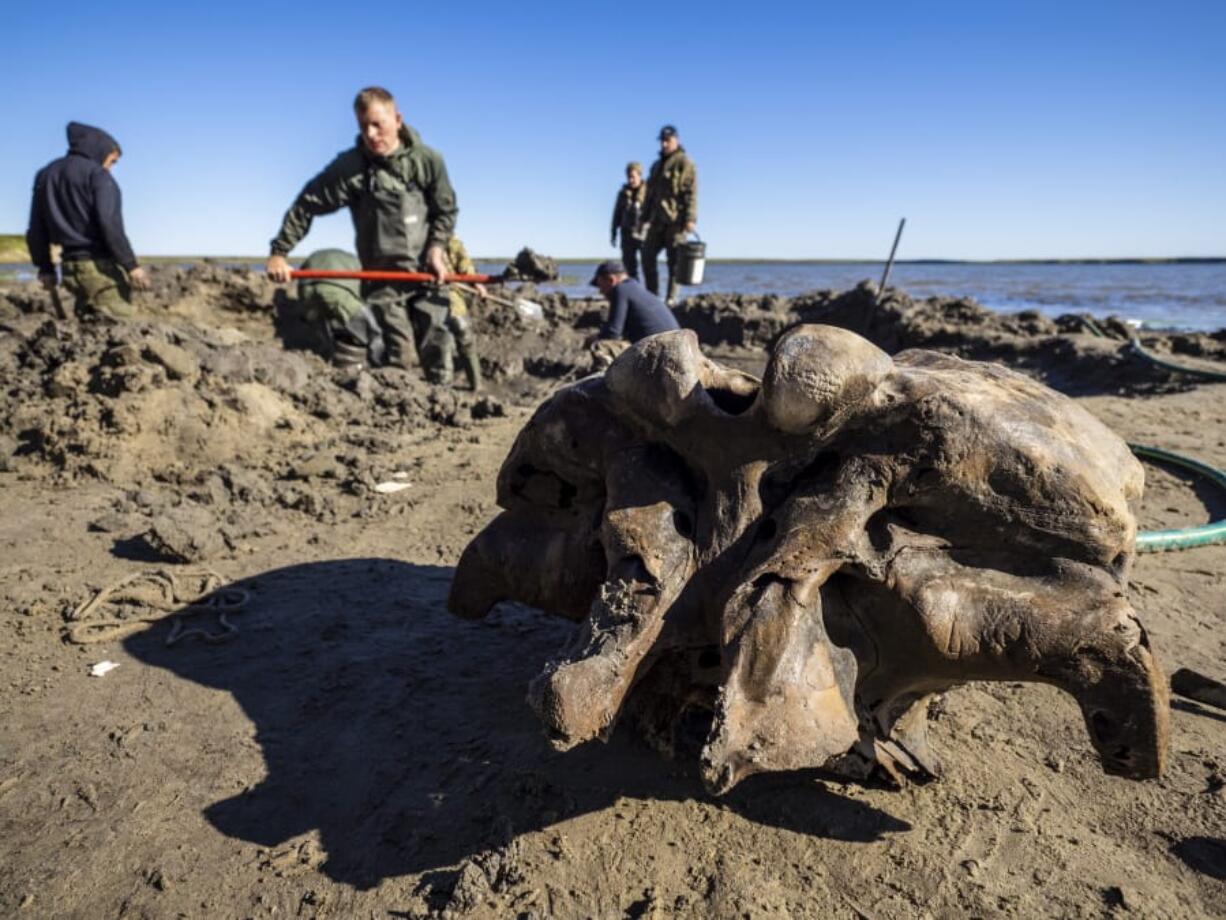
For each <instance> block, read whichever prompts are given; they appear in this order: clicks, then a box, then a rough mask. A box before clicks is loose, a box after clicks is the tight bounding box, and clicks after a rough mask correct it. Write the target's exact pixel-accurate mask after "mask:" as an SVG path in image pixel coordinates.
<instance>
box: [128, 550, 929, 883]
mask: <svg viewBox="0 0 1226 920" xmlns="http://www.w3.org/2000/svg"><path fill="white" fill-rule="evenodd" d="M451 575H452V569H450V568H444V567H439V566H423V565H411V564H406V563H402V562H396V561H392V560H387V559H348V560H338V561H331V562H320V563H312V564H304V565H297V566H291V567H287V568H283V569H277V570H273V571H270V572H267V573H265V574H262V575H260V576H258V577H255V578H249V579H244V580H242V581H239V582H235V583H234V586H235V587H241V588H245V589H248V590H249V591H250V592H251V602H250V604H249V606H248V608H247V610H246V611H244V612H243V613H241V614H239V615H237V616H235V617H234V620H235V622H236V623H237V624H238V625H239V626H240V629H241V633H240V635H239V636H238V638H237V639H236V640H234V641H232V642H229V643H226V644H223V645H207V644H203V643H190V642H189V643H183V644H180V645H177V646H175V647H174V648H166V647H165V646H164V643H163V639H164V630H165V629H167V628H168V625H167V624H161V625H160V626H159V627H158V628H156V629H154V630H151V631H150V632H148V633H144V634H141V635H138V636H134V637H132V638H131V639H129V640H127V642H126V643H125V644H126V647H127V648H128V650H129V651H130V652H131V653H132V654H133V655H135V656H136V657H137V658H139V659H140V660H142V661H145V662H147V663H149V664H151V665H154V666H156V667H160V668H164V669H166V670H169V671H171V672H173V673H174V674H176V675H178V676H180V677H182V678H185V679H187V680H190V681H194V682H196V683H199V684H202V685H204V686H207V687H214V688H217V689H220V690H224V691H227V692H229V693H232V694H233V695H234V698H235V699H236V700H237V701H238V703H239V704H240V705H241V706H242V708H243V710H244V712H245V713H246V715H247V716H248V717H249V718H250V719H251V720H252V722H254V723H255V727H256V738H257V741H258V742H259V744H260V747H261V749H262V753H263V757H264V760H265V762H266V765H267V774H268V775H267V778H266V779H264V780H263V781H262V782H261V783H259V784H258V785H256V786H253V787H252V788H250V789H248V790H246V791H245V792H243V793H241V794H239V795H237V796H235V797H233V798H228V799H225V800H223V801H219V802H216V803H215V804H213V805H210V806H209V807H208V808H207V809H206V810H205V815H206V817H207V818H208V820H209V821H210V822H211V823H212V824H213V825H214V826H215V827H216V828H217V829H218V830H219V831H221V832H222V833H224V834H226V835H228V836H231V837H235V838H238V839H241V840H245V841H249V842H252V843H256V844H259V845H263V846H267V847H274V846H277V845H279V844H281V843H284V842H285V841H287V840H290V839H291V838H293V837H295V836H297V835H300V834H304V833H306V832H308V831H311V830H313V829H315V828H318V829H319V834H320V838H321V841H322V844H323V847H324V849H325V851H326V853H327V861H326V862H325V863H324V864H323V866H322V867H321V871H323V872H325V873H326V874H327V875H328V876H329V877H331V878H332V879H334V880H336V881H338V882H345V883H348V884H352V885H355V886H357V887H360V888H368V887H373V886H375V885H377V884H378V883H379V881H380V880H381V879H383V878H387V877H392V876H399V875H403V874H406V873H418V872H427V871H429V870H436V869H440V868H443V867H447V866H452V865H454V864H456V863H458V862H460V861H461V860H462V859H464V858H465V857H466V856H469V855H471V854H473V853H475V852H478V851H480V850H482V849H486V848H489V847H491V846H501V845H504V844H506V843H508V842H510V840H511V839H513V838H514V836H516V835H518V834H521V833H524V832H527V831H532V830H537V829H541V828H544V827H547V826H549V825H550V824H552V823H554V822H557V821H559V820H561V819H564V818H568V817H573V816H575V815H577V814H584V813H588V812H592V811H596V810H600V809H603V808H607V807H609V806H610V805H612V804H613V803H615V802H616V801H617V800H618V799H621V798H630V799H641V800H653V799H657V800H658V799H663V800H685V799H694V798H704V797H705V793H704V791H703V789H702V786H701V784H700V783H699V782H698V780H697V774H696V769H694V768H693V767H692V766H687V767H684V768H681V767H680V765H678V764H671V765H670V764H669V763H667V762H665V761H663V760H661V759H660V758H659V757H658V756H657V755H656V754H655V753H654V752H653V751H651V750H649V749H648V748H646V746H645V745H643V744H641V743H640V742H638V741H637V739H636V738H635V737H634V736H633V735H632V733H631V732H629V731H621V732H618V733H617V734H616V735H615V737H614V738H613V740H612V741H611V742H610V743H609V744H607V745H604V744H599V743H594V744H590V745H587V746H585V747H583V748H580V749H577V750H574V751H571V752H569V753H567V754H558V753H556V752H554V751H553V750H552V749H551V748H550V747H549V746H548V744H547V743H546V741H545V738H544V736H543V733H542V732H541V730H540V727H539V724H538V723H537V721H536V719H535V717H534V715H533V713H532V712H531V711H530V710H529V708H528V706H527V704H526V703H525V702H524V694H525V690H526V687H527V684H528V681H529V679H530V678H531V677H532V676H533V675H534V674H535V673H536V672H537V671H538V670H539V669H540V667H541V665H542V664H543V662H544V660H545V659H546V657H547V656H549V655H550V654H552V653H553V652H555V651H556V650H557V649H558V648H559V647H560V646H561V644H562V642H563V641H564V639H565V637H566V635H567V633H568V631H569V630H570V629H571V628H572V627H571V626H570V624H568V623H565V622H563V621H560V620H555V619H551V618H547V617H545V616H544V615H543V614H540V613H537V612H536V611H533V610H530V609H527V608H523V607H519V606H518V605H510V604H508V605H503V606H502V607H500V608H498V609H497V610H495V611H494V612H493V613H491V615H490V616H489V617H488V618H487V619H486V620H484V621H481V622H477V623H470V622H465V621H462V620H459V619H456V618H454V617H452V616H451V615H450V614H449V613H447V611H446V609H445V600H446V595H447V590H448V587H449V584H450V579H451ZM210 769H211V768H210ZM721 804H722V805H723V806H726V807H728V808H730V809H732V810H734V811H736V812H738V813H740V814H742V815H744V816H745V817H747V818H749V819H750V820H753V821H758V822H761V823H764V824H769V825H774V826H778V827H784V828H788V829H791V830H794V831H798V832H801V833H807V834H816V835H821V836H826V837H830V838H835V839H839V840H849V841H872V840H877V839H880V837H881V836H882V835H883V834H887V833H890V832H897V831H904V830H908V829H909V825H907V824H906V823H904V822H902V821H899V820H897V819H895V818H893V817H892V816H890V815H888V814H886V813H884V812H881V811H879V810H877V809H875V808H873V807H871V806H869V805H865V804H862V803H859V802H856V801H853V800H851V799H847V798H844V797H842V796H839V795H837V794H834V793H832V792H829V791H825V790H823V789H821V788H820V787H817V786H815V785H812V784H807V785H802V784H801V781H800V780H799V779H798V778H796V777H792V778H791V779H790V781H789V780H788V778H785V777H778V776H774V777H755V778H753V779H751V780H750V781H747V782H745V783H744V784H742V785H741V786H740V787H739V788H738V789H737V790H735V791H734V793H733V794H731V795H729V796H727V797H725V798H724V799H722V800H721Z"/></svg>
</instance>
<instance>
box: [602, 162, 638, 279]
mask: <svg viewBox="0 0 1226 920" xmlns="http://www.w3.org/2000/svg"><path fill="white" fill-rule="evenodd" d="M646 194H647V186H646V185H645V184H644V183H643V164H642V163H638V162H634V161H632V162H630V163H627V164H626V181H625V183H623V185H622V187H621V188H620V189H618V190H617V200H616V201H615V202H614V203H613V226H612V229H611V230H610V233H609V245H610V246H616V245H617V234H618V233H619V232H620V233H621V238H622V264H623V265H625V266H626V274H628V275H629V276H630V277H631V278H638V276H639V247H640V246H642V245H643V240H642V237H640V236H639V235H638V229H639V223H640V220H641V217H642V214H643V198H644V197H645V196H646Z"/></svg>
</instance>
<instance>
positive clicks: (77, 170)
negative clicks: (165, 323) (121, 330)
mask: <svg viewBox="0 0 1226 920" xmlns="http://www.w3.org/2000/svg"><path fill="white" fill-rule="evenodd" d="M120 153H121V151H120V149H119V144H118V142H116V140H115V138H113V137H111V136H110V135H109V134H107V133H106V132H105V131H103V130H102V129H101V128H93V127H90V126H89V125H83V124H79V123H78V122H75V121H73V122H69V123H68V154H67V156H62V157H60V158H59V159H58V160H53V161H52V162H50V163H48V164H47V165H46V166H44V167H43V168H42V169H41V170H39V172H38V175H37V176H35V177H34V200H33V202H32V203H31V205H30V226H29V229H28V230H27V231H26V245H27V246H28V247H29V249H30V258H31V260H33V262H34V264H35V265H36V266H37V267H38V277H39V280H40V281H42V283H43V286H44V287H46V288H47V290H49V291H54V290H55V286H56V275H55V265H54V263H53V262H52V261H51V246H52V244H57V245H58V246H60V249H61V260H62V265H63V272H64V286H65V287H67V288H68V290H69V291H70V292H71V293H72V294H73V296H74V297H75V298H76V309H77V313H78V314H87V313H93V312H97V313H103V314H106V315H108V316H111V317H116V318H124V317H129V316H132V314H133V313H134V310H133V308H132V298H131V290H130V289H131V288H132V287H135V288H140V289H145V288H147V287H149V275H148V273H147V272H146V271H145V270H144V269H143V268H141V267H140V266H139V265H138V264H137V262H136V256H135V255H134V254H133V252H132V244H131V243H129V242H128V237H127V234H125V233H124V230H123V209H122V202H121V199H120V194H119V186H118V184H116V182H115V180H114V179H113V178H112V177H111V167H112V166H114V165H115V163H116V161H118V159H119V156H120Z"/></svg>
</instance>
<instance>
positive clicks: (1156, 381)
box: [676, 282, 1226, 393]
mask: <svg viewBox="0 0 1226 920" xmlns="http://www.w3.org/2000/svg"><path fill="white" fill-rule="evenodd" d="M676 312H677V317H678V319H679V320H680V321H681V324H682V325H683V326H685V327H687V328H690V329H694V330H695V331H697V332H698V336H699V339H700V340H701V341H702V342H703V344H704V345H727V346H734V347H752V348H755V349H759V350H761V349H765V348H767V347H769V346H770V345H771V344H772V343H773V342H774V341H775V340H776V339H777V338H778V337H779V336H780V335H781V334H782V333H783V332H784V331H785V330H787V329H789V328H791V327H792V326H795V325H797V324H798V323H825V324H828V325H832V326H841V327H843V328H845V329H850V330H852V331H853V332H856V333H858V334H860V335H862V336H864V337H865V338H866V339H868V340H869V341H871V342H873V344H875V345H877V346H878V347H879V348H881V349H883V350H884V351H886V352H889V353H890V354H895V353H897V352H899V351H903V350H905V349H907V348H930V349H936V350H939V351H944V352H948V353H951V354H956V355H959V356H960V357H964V358H971V359H975V360H980V361H1001V362H1003V363H1006V364H1008V365H1010V366H1011V367H1014V368H1016V369H1018V370H1022V371H1025V372H1027V373H1030V374H1032V375H1033V376H1035V377H1037V378H1039V379H1040V380H1042V381H1043V382H1044V383H1046V384H1048V385H1049V386H1052V387H1055V388H1056V389H1058V390H1062V391H1064V392H1067V393H1094V392H1120V391H1129V390H1138V389H1142V390H1144V389H1152V388H1154V387H1159V386H1163V385H1175V386H1182V385H1183V382H1182V381H1178V380H1173V379H1172V375H1171V374H1170V373H1169V372H1168V371H1165V370H1162V369H1161V368H1158V367H1156V366H1155V365H1153V364H1151V363H1149V362H1147V361H1145V360H1143V359H1142V358H1140V357H1138V356H1137V355H1136V354H1134V353H1133V352H1132V351H1131V350H1130V349H1129V348H1128V347H1127V343H1128V340H1129V338H1130V336H1131V335H1132V334H1133V332H1132V330H1131V329H1130V328H1129V327H1128V326H1127V325H1126V324H1125V323H1123V322H1122V321H1120V320H1116V319H1111V320H1107V321H1098V322H1094V321H1093V320H1091V319H1090V318H1089V317H1087V316H1081V315H1076V314H1068V315H1065V316H1060V317H1057V318H1056V319H1052V318H1050V317H1047V316H1044V315H1043V314H1041V313H1039V312H1038V311H1037V310H1025V311H1022V312H1019V313H996V312H993V311H992V310H988V309H986V308H985V307H983V306H981V305H979V304H978V303H976V302H975V301H973V300H969V299H965V298H951V297H930V298H927V299H925V300H913V299H912V298H910V297H908V296H907V295H906V294H905V293H903V292H901V291H897V290H894V289H891V290H889V291H887V293H886V295H885V296H884V297H883V298H881V300H880V301H878V300H877V290H876V287H875V286H874V285H873V284H872V283H871V282H865V283H862V284H861V285H860V286H858V287H856V288H854V289H852V290H850V291H842V292H840V291H814V292H812V293H808V294H802V295H800V296H798V297H794V298H785V297H777V296H770V295H766V296H746V295H741V294H700V295H698V296H696V297H690V298H688V299H687V300H686V301H685V302H684V303H682V304H681V306H679V307H678V308H677V311H676ZM1142 341H1143V342H1144V344H1145V345H1146V347H1147V348H1150V349H1152V350H1154V351H1156V352H1158V353H1163V352H1170V353H1173V354H1189V355H1196V356H1198V357H1209V358H1217V359H1219V360H1226V339H1224V338H1223V333H1220V332H1219V333H1214V334H1212V335H1208V334H1203V333H1197V334H1172V335H1164V334H1156V333H1155V334H1150V333H1147V334H1144V335H1143V336H1142Z"/></svg>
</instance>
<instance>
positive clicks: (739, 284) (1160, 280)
mask: <svg viewBox="0 0 1226 920" xmlns="http://www.w3.org/2000/svg"><path fill="white" fill-rule="evenodd" d="M504 265H505V263H494V262H485V261H481V262H480V263H479V264H478V270H480V271H484V272H489V273H496V272H498V271H501V269H502V268H503V266H504ZM595 267H596V263H595V262H594V261H593V262H567V263H564V264H563V265H562V266H561V270H562V274H563V276H564V277H563V279H562V282H561V283H559V284H554V285H542V288H543V289H544V290H560V291H563V292H565V293H566V294H567V295H568V296H571V297H590V296H593V295H595V290H594V289H593V288H591V287H588V285H587V281H588V279H589V278H591V276H592V272H593V271H594V270H595ZM881 270H882V266H880V265H871V264H858V263H838V262H834V263H819V262H741V263H724V264H708V265H707V269H706V278H705V279H704V283H703V284H702V285H701V286H699V287H693V288H682V292H683V296H687V295H689V294H691V293H700V292H704V291H713V292H720V293H744V294H782V295H784V296H794V295H796V294H801V293H804V292H805V291H813V290H819V289H835V290H843V289H846V288H849V287H854V286H855V285H856V284H857V283H859V282H860V281H862V280H864V279H865V278H871V279H873V280H874V281H876V280H879V279H880V277H881ZM11 273H16V274H17V276H18V277H26V278H33V267H32V266H29V265H25V266H16V265H11V266H0V274H11ZM660 274H661V276H662V277H663V276H664V275H665V270H664V267H663V265H661V270H660ZM890 284H891V285H894V286H897V287H900V288H903V289H905V290H906V291H907V292H908V293H909V294H910V295H911V296H913V297H931V296H934V295H940V296H945V297H971V298H974V299H975V300H977V301H978V302H979V303H981V304H983V305H984V306H985V307H989V308H990V309H993V310H999V311H1002V312H1013V311H1017V310H1039V311H1041V312H1043V313H1046V314H1048V315H1050V316H1058V315H1059V314H1061V313H1081V312H1085V313H1091V314H1093V315H1095V316H1109V315H1112V314H1115V315H1117V316H1121V317H1123V318H1124V319H1131V320H1136V321H1138V322H1140V323H1142V324H1143V325H1145V326H1147V327H1150V328H1165V329H1201V330H1214V329H1221V328H1223V327H1226V263H1192V264H1177V263H1163V264H1131V265H1093V264H1086V263H1069V264H1060V265H1016V264H1000V263H997V264H993V263H979V264H958V263H939V262H932V263H924V264H904V265H895V266H894V271H893V273H892V274H891V276H890Z"/></svg>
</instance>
